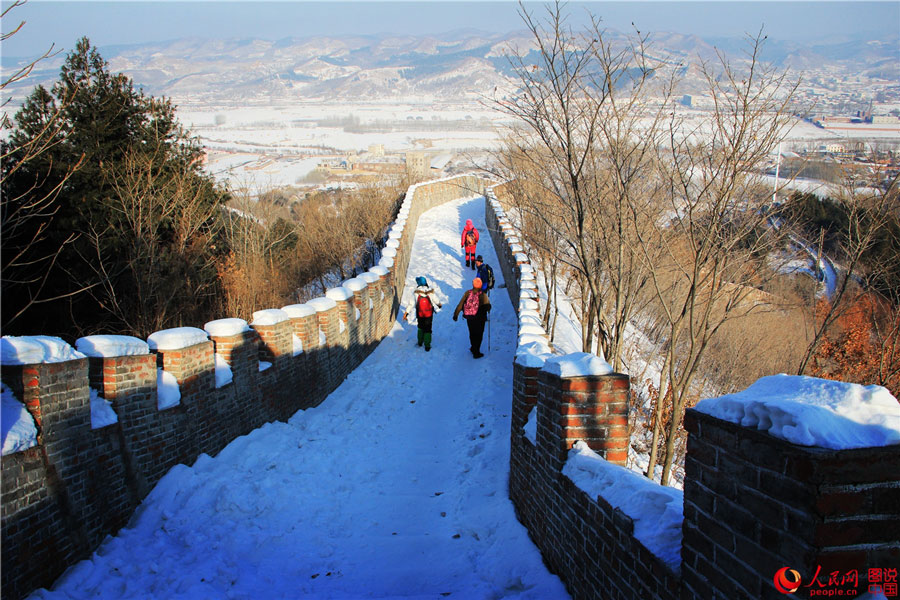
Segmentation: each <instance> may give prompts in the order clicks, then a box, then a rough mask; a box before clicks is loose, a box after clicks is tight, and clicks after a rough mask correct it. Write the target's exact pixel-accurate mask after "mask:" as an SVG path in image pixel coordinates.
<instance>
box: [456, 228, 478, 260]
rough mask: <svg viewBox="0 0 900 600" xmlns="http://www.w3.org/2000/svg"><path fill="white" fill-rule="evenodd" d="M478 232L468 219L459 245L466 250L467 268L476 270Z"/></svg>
mask: <svg viewBox="0 0 900 600" xmlns="http://www.w3.org/2000/svg"><path fill="white" fill-rule="evenodd" d="M478 238H479V235H478V230H477V229H475V225H473V224H472V219H466V226H465V227H464V228H463V232H462V240H461V241H460V243H459V245H460V247H462V248H465V250H466V266H467V267H469V266H471V267H472V268H473V269H474V268H475V249H476V247H477V246H478Z"/></svg>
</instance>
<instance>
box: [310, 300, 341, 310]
mask: <svg viewBox="0 0 900 600" xmlns="http://www.w3.org/2000/svg"><path fill="white" fill-rule="evenodd" d="M306 304H307V306H310V307H312V308H313V310H315V311H316V312H324V311H326V310H331V309H332V308H337V302H335V301H334V300H332V299H331V298H313V299H312V300H310V301H309V302H307V303H306Z"/></svg>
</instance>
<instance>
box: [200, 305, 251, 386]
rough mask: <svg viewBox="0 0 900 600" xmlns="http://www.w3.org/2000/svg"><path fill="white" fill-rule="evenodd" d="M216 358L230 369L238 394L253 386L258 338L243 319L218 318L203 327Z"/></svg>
mask: <svg viewBox="0 0 900 600" xmlns="http://www.w3.org/2000/svg"><path fill="white" fill-rule="evenodd" d="M203 329H204V330H205V331H206V332H207V333H208V334H209V339H210V340H212V342H213V345H214V348H215V353H216V356H218V357H219V358H221V359H222V360H224V361H225V362H226V363H228V366H229V367H231V376H232V385H234V386H236V387H239V388H240V389H241V393H245V392H248V391H249V389H248V388H249V386H250V385H254V386H255V385H256V374H257V373H258V372H259V335H258V334H257V333H256V332H255V331H253V330H252V329H250V326H249V325H248V324H247V321H244V320H243V319H218V320H216V321H210V322H209V323H207V324H206V325H204V327H203Z"/></svg>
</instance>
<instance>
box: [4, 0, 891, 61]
mask: <svg viewBox="0 0 900 600" xmlns="http://www.w3.org/2000/svg"><path fill="white" fill-rule="evenodd" d="M2 5H3V7H4V8H6V7H8V6H9V5H10V2H9V1H8V0H2ZM568 6H569V12H570V13H571V15H572V17H573V18H575V19H577V18H580V16H581V15H583V14H584V13H585V9H587V10H589V11H591V12H592V13H594V14H595V15H598V16H600V17H601V18H602V19H603V21H604V23H605V24H606V25H607V26H608V27H610V28H615V29H622V30H626V29H628V28H630V23H632V22H633V23H634V24H635V25H636V26H637V27H638V28H639V29H640V30H641V31H661V30H668V31H677V32H681V33H695V34H699V35H705V36H710V35H727V36H734V35H742V34H743V33H747V32H752V33H754V34H755V33H756V32H757V31H758V30H759V28H760V26H762V25H765V31H766V33H768V34H769V35H770V36H771V37H772V38H776V39H793V40H797V41H803V42H809V41H814V40H822V41H825V40H828V39H832V38H833V37H835V36H840V35H842V34H850V35H868V36H871V37H873V38H874V37H884V36H887V35H896V34H897V33H898V31H900V2H897V1H896V0H890V1H879V2H823V1H818V2H778V1H755V2H737V1H736V2H731V1H718V2H679V1H662V2H660V1H631V2H571V3H569V5H568ZM528 7H529V9H537V10H540V7H541V5H540V4H539V3H529V4H528ZM517 10H518V6H517V4H516V2H513V1H511V0H504V1H486V2H480V1H468V2H444V1H429V2H422V1H419V2H412V1H407V2H375V1H365V2H301V1H298V0H282V1H278V2H250V1H230V2H216V1H194V2H183V1H162V2H139V1H127V0H119V1H116V2H85V1H71V2H64V1H45V0H30V1H29V2H28V3H27V4H25V5H24V6H21V7H17V8H15V9H13V10H12V11H11V13H10V14H9V15H8V18H7V19H4V20H3V23H2V29H3V32H4V33H8V32H9V31H10V30H11V29H12V28H14V27H15V26H16V25H18V23H19V22H21V21H23V20H24V21H26V25H25V27H24V28H23V30H22V31H21V32H19V33H18V34H16V35H15V36H13V37H12V38H11V39H9V40H7V41H6V42H4V43H3V44H2V47H0V52H2V53H3V54H4V55H6V56H29V55H36V54H39V53H41V52H43V51H44V50H46V49H47V48H48V47H49V46H50V44H52V43H53V44H56V48H57V49H62V50H63V51H68V50H70V49H71V48H72V47H73V46H74V45H75V41H76V40H77V39H78V38H79V37H81V36H84V35H86V36H88V37H89V38H90V39H91V42H92V43H93V44H94V45H96V46H98V47H101V48H102V47H104V46H109V45H119V44H131V43H143V42H152V41H163V40H171V39H177V38H182V37H190V36H198V37H204V38H235V37H239V38H246V37H257V38H263V39H272V40H274V39H281V38H284V37H288V36H295V37H305V36H309V35H317V34H326V35H346V34H374V33H413V34H436V33H442V32H447V31H452V30H455V29H462V28H475V29H480V30H486V31H491V30H492V31H503V32H506V31H512V30H516V29H521V27H522V22H521V19H520V18H519V16H518V14H517Z"/></svg>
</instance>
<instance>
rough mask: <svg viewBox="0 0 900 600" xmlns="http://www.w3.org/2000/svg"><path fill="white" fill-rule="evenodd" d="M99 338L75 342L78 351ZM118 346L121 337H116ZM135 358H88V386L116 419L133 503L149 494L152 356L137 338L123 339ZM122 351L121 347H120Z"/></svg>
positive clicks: (153, 410) (153, 388)
mask: <svg viewBox="0 0 900 600" xmlns="http://www.w3.org/2000/svg"><path fill="white" fill-rule="evenodd" d="M98 337H99V336H89V337H87V338H82V339H80V340H78V347H79V349H81V350H82V351H83V352H85V353H86V354H91V352H90V350H88V349H87V347H86V346H87V345H88V344H86V343H85V342H86V341H91V340H96V339H97V338H98ZM116 338H117V339H118V341H120V342H122V340H124V339H125V338H124V336H116ZM127 339H129V340H130V343H129V346H130V347H131V348H133V350H134V352H136V353H135V354H130V355H125V356H104V355H102V354H101V353H99V352H97V353H93V354H94V355H89V356H88V376H89V379H90V385H91V387H92V388H94V389H95V390H97V392H98V393H99V394H100V396H101V397H103V398H104V399H106V400H108V401H109V402H111V403H112V406H113V410H114V411H115V413H116V415H117V416H118V418H119V426H118V435H119V439H120V441H121V444H120V449H121V453H122V460H123V463H124V470H125V476H126V478H127V480H128V481H127V483H128V485H129V487H130V488H131V491H132V494H133V499H134V502H135V503H139V502H140V501H141V500H142V499H143V498H144V497H145V496H146V495H147V494H148V493H149V492H150V483H149V482H148V480H147V473H148V472H150V470H151V469H150V463H151V457H150V450H149V448H150V446H151V445H152V440H153V439H154V434H155V431H154V429H155V428H154V427H153V425H154V424H155V423H156V412H157V408H156V355H154V354H150V349H149V347H148V346H147V343H146V342H144V341H143V340H141V339H138V338H127ZM122 345H123V347H124V344H122Z"/></svg>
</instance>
